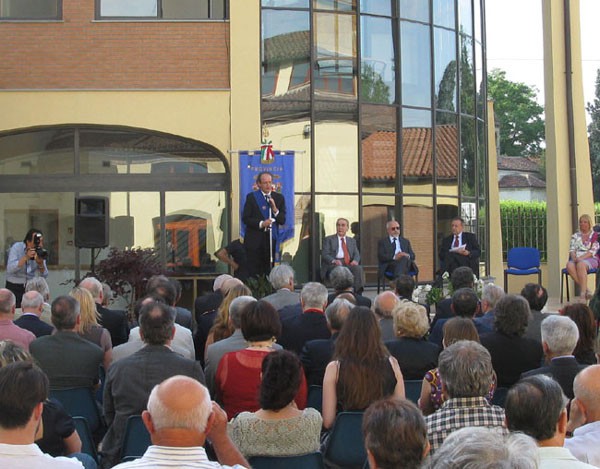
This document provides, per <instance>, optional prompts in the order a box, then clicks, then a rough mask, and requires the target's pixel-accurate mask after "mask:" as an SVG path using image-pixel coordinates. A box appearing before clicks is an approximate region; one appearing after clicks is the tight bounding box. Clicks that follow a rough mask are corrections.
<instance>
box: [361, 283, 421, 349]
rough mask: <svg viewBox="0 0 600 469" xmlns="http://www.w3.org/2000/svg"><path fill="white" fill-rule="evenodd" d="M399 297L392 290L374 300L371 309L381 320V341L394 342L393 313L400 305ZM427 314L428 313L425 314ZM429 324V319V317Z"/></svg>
mask: <svg viewBox="0 0 600 469" xmlns="http://www.w3.org/2000/svg"><path fill="white" fill-rule="evenodd" d="M398 301H399V300H398V297H397V296H396V294H395V293H394V292H392V291H390V290H388V291H384V292H382V293H380V294H379V295H377V296H376V297H375V299H374V300H373V307H372V308H371V309H372V310H373V312H374V313H375V316H377V318H378V319H379V327H381V340H383V341H384V342H386V341H388V340H394V339H395V338H396V334H395V333H394V318H393V317H392V311H394V308H395V307H396V305H397V304H398ZM425 314H427V312H426V313H425ZM427 321H428V322H429V317H427Z"/></svg>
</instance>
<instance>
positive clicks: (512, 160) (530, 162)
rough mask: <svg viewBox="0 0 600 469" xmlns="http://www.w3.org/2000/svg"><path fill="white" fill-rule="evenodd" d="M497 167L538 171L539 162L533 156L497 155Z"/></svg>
mask: <svg viewBox="0 0 600 469" xmlns="http://www.w3.org/2000/svg"><path fill="white" fill-rule="evenodd" d="M498 169H503V170H508V171H511V170H512V171H529V172H533V173H539V171H540V164H539V162H538V161H536V160H535V159H533V158H524V157H521V156H499V157H498Z"/></svg>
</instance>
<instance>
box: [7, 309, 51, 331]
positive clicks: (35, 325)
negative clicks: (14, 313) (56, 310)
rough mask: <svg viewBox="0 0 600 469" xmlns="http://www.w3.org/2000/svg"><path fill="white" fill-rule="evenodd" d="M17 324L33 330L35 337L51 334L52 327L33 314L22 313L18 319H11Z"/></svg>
mask: <svg viewBox="0 0 600 469" xmlns="http://www.w3.org/2000/svg"><path fill="white" fill-rule="evenodd" d="M13 322H14V323H15V324H16V325H17V326H19V327H21V328H23V329H27V330H28V331H30V332H33V333H34V335H35V336H36V337H42V336H43V335H51V334H52V331H53V330H54V328H53V327H52V326H51V325H50V324H47V323H45V322H44V321H42V320H41V319H40V318H39V317H37V316H36V315H35V314H31V313H24V314H23V315H22V316H21V317H20V318H19V319H17V320H16V321H13Z"/></svg>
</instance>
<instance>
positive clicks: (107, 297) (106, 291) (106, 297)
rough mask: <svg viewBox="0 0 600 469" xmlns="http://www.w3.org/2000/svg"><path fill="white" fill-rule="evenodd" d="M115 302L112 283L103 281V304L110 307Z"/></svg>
mask: <svg viewBox="0 0 600 469" xmlns="http://www.w3.org/2000/svg"><path fill="white" fill-rule="evenodd" d="M112 302H113V291H112V288H110V285H109V284H108V283H106V282H102V306H104V307H105V308H108V307H109V306H110V305H111V304H112Z"/></svg>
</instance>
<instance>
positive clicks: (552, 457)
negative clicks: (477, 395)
mask: <svg viewBox="0 0 600 469" xmlns="http://www.w3.org/2000/svg"><path fill="white" fill-rule="evenodd" d="M567 402H568V401H567V398H566V397H565V395H564V394H563V392H562V389H561V388H560V385H559V384H558V383H557V382H556V381H554V380H553V379H552V378H550V377H548V376H545V375H535V376H529V377H528V378H523V379H522V380H521V381H519V382H518V383H516V384H515V385H514V386H513V387H512V388H510V389H509V390H508V394H507V396H506V402H505V412H506V425H507V427H508V429H509V430H510V431H512V432H522V433H525V434H526V435H529V436H530V437H532V438H533V439H534V440H536V442H537V445H538V452H539V456H540V466H539V467H540V468H541V469H554V468H556V469H562V468H565V467H568V468H575V469H577V468H581V469H583V468H587V467H589V468H591V467H594V466H590V465H589V464H585V463H582V462H580V461H578V460H577V459H575V457H574V456H573V455H572V454H571V452H570V451H569V450H568V449H567V448H563V445H564V442H565V436H566V433H567V409H566V405H567Z"/></svg>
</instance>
